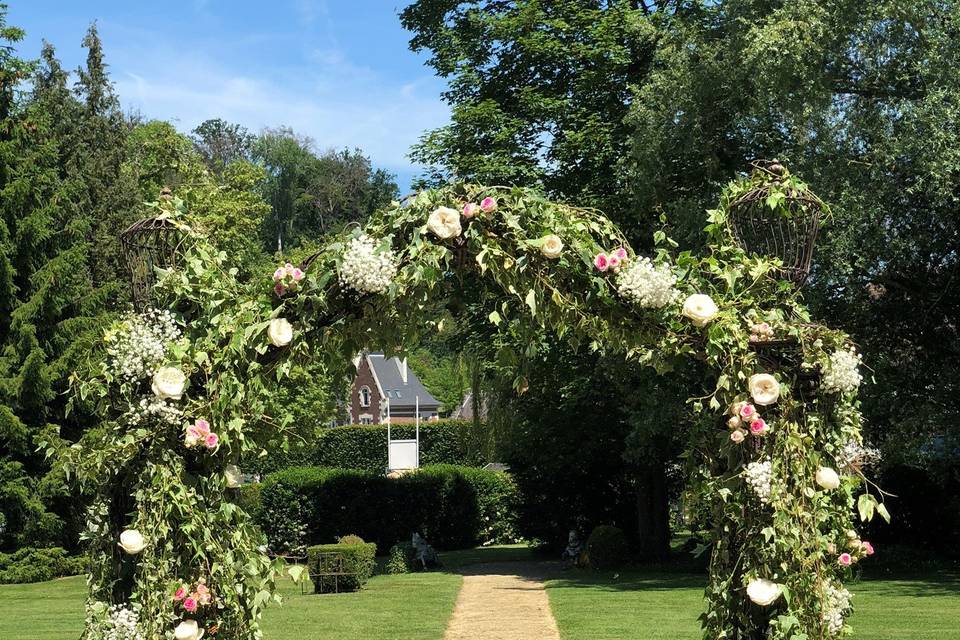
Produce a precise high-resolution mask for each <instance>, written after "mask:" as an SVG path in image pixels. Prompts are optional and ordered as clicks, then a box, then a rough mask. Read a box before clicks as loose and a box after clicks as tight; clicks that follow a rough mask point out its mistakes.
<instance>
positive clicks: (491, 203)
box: [480, 196, 497, 213]
mask: <svg viewBox="0 0 960 640" xmlns="http://www.w3.org/2000/svg"><path fill="white" fill-rule="evenodd" d="M480 209H482V210H483V211H484V212H486V213H490V212H491V211H496V210H497V199H496V198H491V197H490V196H487V197H486V198H484V199H483V200H481V201H480Z"/></svg>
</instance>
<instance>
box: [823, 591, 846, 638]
mask: <svg viewBox="0 0 960 640" xmlns="http://www.w3.org/2000/svg"><path fill="white" fill-rule="evenodd" d="M825 596H826V597H825V599H824V603H823V614H822V616H823V623H824V624H825V625H826V626H827V630H828V631H829V632H830V635H834V636H835V635H839V634H840V632H841V631H843V617H844V615H845V614H846V613H847V612H848V611H849V610H850V592H849V591H847V590H846V589H843V588H841V589H837V588H836V587H834V586H833V585H827V588H826V589H825Z"/></svg>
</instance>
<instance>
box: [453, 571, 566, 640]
mask: <svg viewBox="0 0 960 640" xmlns="http://www.w3.org/2000/svg"><path fill="white" fill-rule="evenodd" d="M556 569H557V565H555V563H544V562H505V563H493V564H478V565H473V566H469V567H466V568H464V569H463V571H462V573H463V587H462V588H461V589H460V594H459V595H458V596H457V603H456V605H455V606H454V609H453V615H452V616H451V618H450V623H449V624H448V625H447V631H446V633H445V634H444V636H443V638H444V640H560V632H559V631H558V630H557V622H556V620H554V619H553V613H551V612H550V602H549V600H548V599H547V592H546V589H544V584H543V582H544V580H545V579H546V578H547V577H548V576H549V575H551V574H552V573H554V572H555V571H556Z"/></svg>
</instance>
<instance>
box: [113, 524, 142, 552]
mask: <svg viewBox="0 0 960 640" xmlns="http://www.w3.org/2000/svg"><path fill="white" fill-rule="evenodd" d="M119 545H120V548H121V549H123V550H124V551H125V552H126V553H129V554H130V555H132V556H135V555H137V554H138V553H140V552H141V551H143V549H144V547H146V546H147V543H146V541H145V540H144V539H143V535H141V534H140V532H139V531H137V530H136V529H126V530H125V531H124V532H123V533H121V534H120V542H119Z"/></svg>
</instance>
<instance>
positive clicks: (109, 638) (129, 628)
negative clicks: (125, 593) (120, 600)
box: [103, 604, 143, 640]
mask: <svg viewBox="0 0 960 640" xmlns="http://www.w3.org/2000/svg"><path fill="white" fill-rule="evenodd" d="M139 622H140V617H139V616H138V615H137V612H136V611H134V610H132V609H127V608H126V607H122V606H120V605H118V604H115V605H113V606H112V607H110V610H109V611H108V612H107V619H106V620H105V621H104V629H103V640H143V636H142V635H141V634H140V631H139V629H137V625H138V624H139Z"/></svg>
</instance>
